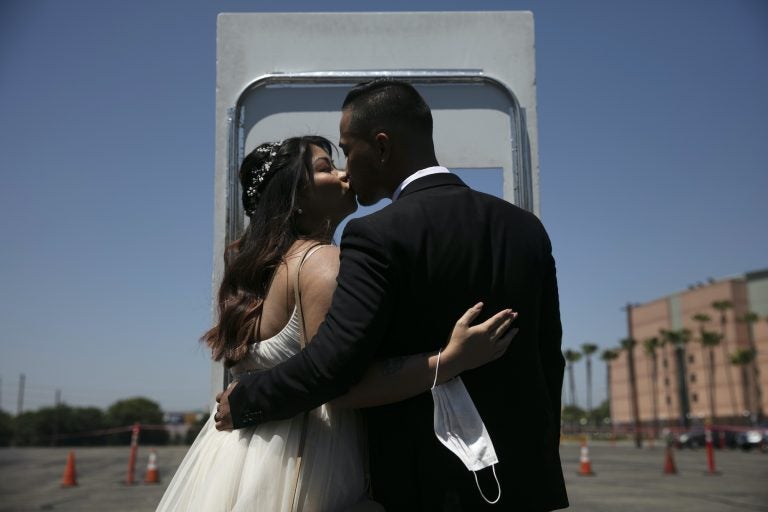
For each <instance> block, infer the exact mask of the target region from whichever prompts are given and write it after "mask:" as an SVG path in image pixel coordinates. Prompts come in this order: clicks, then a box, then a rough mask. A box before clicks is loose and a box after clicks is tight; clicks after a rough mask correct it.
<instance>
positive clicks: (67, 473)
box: [61, 451, 77, 487]
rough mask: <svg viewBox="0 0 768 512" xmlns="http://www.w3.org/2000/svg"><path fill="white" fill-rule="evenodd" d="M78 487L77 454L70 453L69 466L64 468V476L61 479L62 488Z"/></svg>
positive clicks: (68, 457)
mask: <svg viewBox="0 0 768 512" xmlns="http://www.w3.org/2000/svg"><path fill="white" fill-rule="evenodd" d="M76 485H77V473H76V471H75V452H74V451H70V452H69V455H68V456H67V465H66V467H65V468H64V476H63V477H62V478H61V486H62V487H74V486H76Z"/></svg>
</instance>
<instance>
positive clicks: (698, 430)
mask: <svg viewBox="0 0 768 512" xmlns="http://www.w3.org/2000/svg"><path fill="white" fill-rule="evenodd" d="M739 434H740V432H733V431H731V430H725V431H721V430H712V443H713V445H714V447H715V448H720V447H721V446H724V447H726V448H737V447H739V448H740V447H742V444H741V443H740V442H739ZM721 438H722V440H723V443H721V442H720V440H721ZM677 442H678V447H679V448H692V449H694V448H702V447H704V446H706V445H707V436H706V433H705V431H704V427H693V428H691V430H689V431H687V432H682V433H681V434H680V435H678V437H677Z"/></svg>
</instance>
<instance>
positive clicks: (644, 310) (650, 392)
mask: <svg viewBox="0 0 768 512" xmlns="http://www.w3.org/2000/svg"><path fill="white" fill-rule="evenodd" d="M715 301H730V302H731V303H732V304H733V308H732V309H729V310H727V311H726V312H725V324H724V330H723V328H722V324H721V314H720V312H719V311H717V310H716V309H714V308H713V306H712V303H713V302H715ZM749 312H753V313H756V314H757V315H758V317H759V319H758V320H757V321H756V322H754V323H752V324H751V328H750V325H749V324H747V323H745V322H743V321H739V319H743V317H744V315H745V314H747V313H749ZM700 313H701V314H706V315H708V316H709V317H710V318H711V320H710V321H709V322H707V323H706V324H705V326H704V328H705V329H706V330H707V331H714V332H717V333H723V334H724V336H723V339H722V341H721V342H720V346H716V347H714V412H715V422H717V423H721V424H722V423H737V424H743V423H748V422H749V421H750V420H754V418H755V417H756V413H757V411H758V409H760V410H761V411H762V413H763V418H765V415H766V413H768V393H767V392H766V382H768V269H766V270H762V271H759V272H751V273H747V274H745V275H743V276H739V277H734V278H727V279H722V280H718V281H711V282H709V283H708V284H699V285H696V286H692V287H691V288H689V289H688V290H686V291H683V292H679V293H674V294H672V295H668V296H666V297H662V298H660V299H657V300H654V301H651V302H648V303H646V304H641V305H635V306H633V307H632V309H631V318H630V323H631V329H632V337H633V338H634V339H635V340H636V341H637V345H636V346H635V348H634V360H635V374H636V380H637V399H638V409H639V417H640V422H641V424H642V425H643V426H646V427H649V426H651V425H653V419H654V412H653V408H654V401H653V396H654V394H655V396H656V408H657V414H658V419H659V422H660V425H661V426H666V425H671V426H683V425H684V421H683V418H684V417H687V422H688V423H690V424H697V423H702V422H703V421H704V420H705V419H707V418H709V417H710V415H711V411H712V407H711V404H712V401H711V400H710V396H709V395H710V392H709V386H708V382H709V378H710V377H709V357H710V356H709V349H707V348H704V347H703V346H702V344H701V342H700V339H701V336H700V334H699V333H700V328H701V326H700V323H699V322H697V321H696V320H694V319H693V317H694V315H696V314H700ZM662 329H664V330H680V329H688V330H689V331H690V332H691V337H690V341H689V342H688V343H686V344H685V345H684V346H683V350H682V352H681V353H680V356H677V355H676V353H675V349H674V347H673V346H670V345H668V344H664V345H663V346H660V347H659V348H657V349H656V360H657V368H658V378H657V379H656V382H657V385H656V390H655V393H654V385H653V380H654V379H653V378H652V374H653V373H652V372H653V370H652V368H653V358H652V357H651V355H650V354H649V353H648V351H647V349H646V348H645V340H647V339H648V338H651V337H654V336H655V337H657V338H659V340H660V341H661V340H663V337H662V336H661V334H660V331H661V330H662ZM750 331H751V332H750ZM753 345H754V348H755V349H756V352H757V357H756V358H755V362H754V363H753V365H747V366H746V367H744V368H743V370H744V371H742V367H741V366H736V365H733V364H732V363H731V361H730V356H731V354H733V353H735V352H736V351H737V350H739V349H749V348H750V346H753ZM745 378H746V379H747V381H748V382H747V386H746V389H745V385H744V379H745ZM682 379H684V382H681V380H682ZM755 381H757V383H758V384H757V386H755V385H754V382H755ZM630 396H631V394H630V381H629V369H628V354H627V352H626V351H624V350H621V351H619V357H618V358H617V359H615V360H614V361H613V362H612V363H611V379H610V397H611V419H612V421H613V422H614V424H617V425H621V424H631V423H632V422H633V416H632V407H631V399H630ZM758 404H759V406H760V407H758Z"/></svg>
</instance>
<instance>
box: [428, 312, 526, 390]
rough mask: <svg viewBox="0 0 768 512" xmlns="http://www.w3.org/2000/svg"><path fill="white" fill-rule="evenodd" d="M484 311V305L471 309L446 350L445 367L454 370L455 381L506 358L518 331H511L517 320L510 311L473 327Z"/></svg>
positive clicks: (458, 326)
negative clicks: (462, 375)
mask: <svg viewBox="0 0 768 512" xmlns="http://www.w3.org/2000/svg"><path fill="white" fill-rule="evenodd" d="M482 310H483V303H482V302H479V303H477V304H475V305H474V306H472V307H471V308H469V309H468V310H467V312H466V313H464V314H463V315H462V317H461V318H459V320H458V322H456V325H455V326H454V328H453V332H452V333H451V339H450V340H449V341H448V345H446V347H445V348H444V349H443V353H442V360H443V363H442V364H444V365H445V366H446V369H448V368H451V369H452V371H451V373H453V374H454V375H452V377H453V376H456V375H458V374H459V373H461V372H463V371H466V370H471V369H472V368H477V367H478V366H482V365H484V364H486V363H490V362H491V361H494V360H495V359H498V358H499V357H501V356H502V355H504V352H506V351H507V348H509V344H510V343H511V342H512V339H513V338H514V337H515V335H516V334H517V332H518V330H519V329H517V328H514V329H509V327H510V326H511V325H512V322H513V321H514V320H515V318H517V313H516V312H514V311H512V310H511V309H505V310H503V311H499V312H498V313H496V314H495V315H494V316H492V317H491V318H489V319H488V320H486V321H485V322H483V323H481V324H478V325H470V324H471V323H472V321H473V320H474V319H475V318H477V315H479V314H480V311H482ZM440 373H442V372H440Z"/></svg>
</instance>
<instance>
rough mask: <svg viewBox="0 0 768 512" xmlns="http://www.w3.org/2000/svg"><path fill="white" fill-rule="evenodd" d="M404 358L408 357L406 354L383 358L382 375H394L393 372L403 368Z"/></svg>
mask: <svg viewBox="0 0 768 512" xmlns="http://www.w3.org/2000/svg"><path fill="white" fill-rule="evenodd" d="M406 359H408V356H401V357H391V358H389V359H387V360H385V361H384V368H383V369H382V373H383V374H384V375H394V374H395V373H397V372H399V371H400V370H402V369H403V366H404V365H405V360H406Z"/></svg>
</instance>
